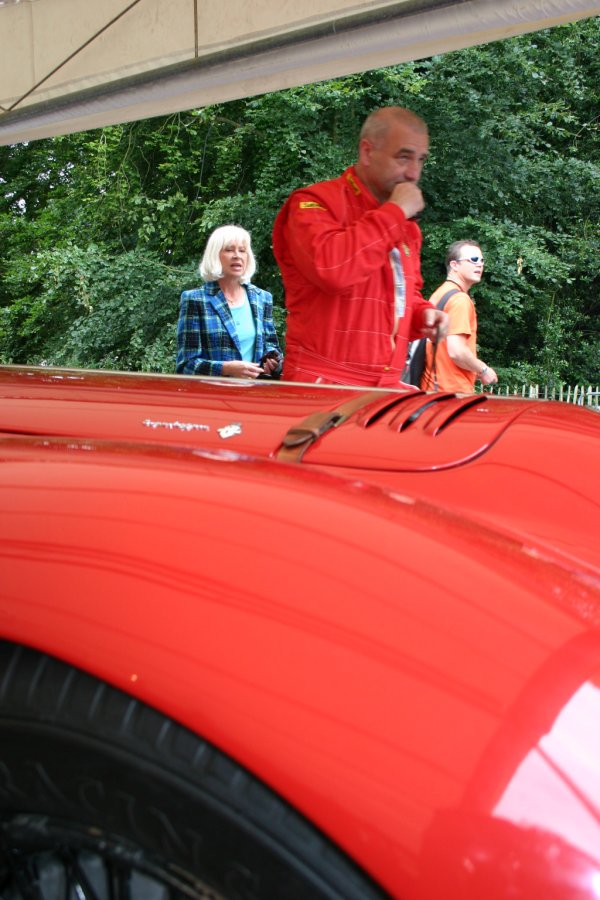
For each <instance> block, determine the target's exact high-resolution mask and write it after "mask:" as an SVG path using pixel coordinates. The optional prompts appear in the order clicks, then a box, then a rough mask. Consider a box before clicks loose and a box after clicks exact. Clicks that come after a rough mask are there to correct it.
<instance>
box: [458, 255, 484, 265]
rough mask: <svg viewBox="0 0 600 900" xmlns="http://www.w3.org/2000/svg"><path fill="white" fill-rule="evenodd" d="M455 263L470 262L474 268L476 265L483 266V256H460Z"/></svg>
mask: <svg viewBox="0 0 600 900" xmlns="http://www.w3.org/2000/svg"><path fill="white" fill-rule="evenodd" d="M456 262H470V263H473V265H474V266H476V265H477V263H481V265H483V256H461V257H459V258H458V259H457V260H456Z"/></svg>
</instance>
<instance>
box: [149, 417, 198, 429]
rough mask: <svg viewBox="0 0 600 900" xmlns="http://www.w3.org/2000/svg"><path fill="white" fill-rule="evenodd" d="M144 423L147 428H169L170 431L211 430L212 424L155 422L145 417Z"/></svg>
mask: <svg viewBox="0 0 600 900" xmlns="http://www.w3.org/2000/svg"><path fill="white" fill-rule="evenodd" d="M142 425H145V426H146V428H154V429H155V430H156V429H157V428H167V429H168V430H169V431H210V425H196V424H195V422H155V421H154V420H153V419H144V421H143V422H142Z"/></svg>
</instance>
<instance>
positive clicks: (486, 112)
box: [0, 18, 600, 385]
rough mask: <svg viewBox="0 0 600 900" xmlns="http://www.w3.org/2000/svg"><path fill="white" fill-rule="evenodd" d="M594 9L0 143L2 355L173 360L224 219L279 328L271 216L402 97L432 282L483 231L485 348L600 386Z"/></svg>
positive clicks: (599, 117) (511, 378) (157, 364)
mask: <svg viewBox="0 0 600 900" xmlns="http://www.w3.org/2000/svg"><path fill="white" fill-rule="evenodd" d="M598 46H600V19H598V18H596V19H589V20H586V21H583V22H579V23H574V24H571V25H567V26H561V27H557V28H554V29H550V30H546V31H542V32H538V33H536V34H531V35H525V36H521V37H518V38H512V39H509V40H505V41H502V42H498V43H493V44H488V45H485V46H482V47H475V48H471V49H467V50H463V51H459V52H454V53H448V54H444V55H442V56H436V57H433V58H430V59H426V60H421V61H418V62H412V63H406V64H402V65H398V66H393V67H390V68H386V69H381V70H377V71H369V72H365V73H363V74H360V75H352V76H349V77H347V78H340V79H336V80H333V81H327V82H321V83H318V84H312V85H308V86H306V87H300V88H294V89H290V90H286V91H282V92H279V93H276V94H267V95H263V96H259V97H254V98H251V99H248V100H244V101H235V102H232V103H227V104H222V105H219V106H212V107H207V108H204V109H199V110H190V111H189V112H186V113H181V114H177V115H171V116H167V117H163V118H156V119H149V120H146V121H142V122H134V123H130V124H126V125H122V126H114V127H110V128H105V129H102V130H96V131H90V132H82V133H78V134H74V135H68V136H64V137H59V138H54V139H52V140H44V141H36V142H32V143H29V144H19V145H14V146H11V147H3V148H0V239H1V241H2V248H3V252H2V256H1V258H0V361H2V362H8V363H32V364H40V363H43V364H52V365H68V366H78V367H92V368H120V369H128V370H142V371H162V372H172V371H173V369H174V357H175V326H176V321H177V315H178V299H179V294H180V292H181V291H182V290H184V289H186V288H188V287H192V286H194V285H196V284H197V283H198V281H199V277H198V275H197V274H196V268H197V264H198V259H199V257H200V256H201V253H202V250H203V247H204V244H205V241H206V239H207V237H208V235H209V234H210V232H211V230H212V229H213V228H215V227H216V226H218V225H221V224H224V223H226V222H237V223H239V224H241V225H243V226H244V227H246V228H248V230H249V231H251V233H252V239H253V247H254V250H255V253H256V256H257V259H258V266H259V267H258V272H257V276H256V278H255V280H256V282H257V283H258V284H260V285H261V286H262V287H264V288H266V289H267V290H270V291H271V292H272V293H273V295H274V299H275V305H276V319H277V325H278V330H279V333H280V335H281V336H282V337H283V338H284V337H285V311H284V306H283V290H282V284H281V278H280V275H279V272H278V270H277V266H276V264H275V261H274V258H273V255H272V250H271V228H272V223H273V220H274V217H275V215H276V213H277V211H278V209H279V207H280V206H281V204H282V203H283V201H284V200H285V198H286V197H287V195H288V194H289V192H290V191H291V190H293V189H294V188H296V187H298V186H300V185H302V184H307V183H310V182H313V181H318V180H321V179H325V178H329V177H332V176H335V175H337V174H339V173H340V172H341V171H342V170H343V169H344V168H345V167H346V166H347V165H349V164H350V163H351V162H353V161H354V159H355V155H356V140H357V135H358V131H359V129H360V125H361V124H362V121H363V119H364V118H365V116H366V115H367V114H368V113H369V112H371V111H372V110H373V109H375V108H376V107H379V106H382V105H387V104H399V105H406V106H409V107H410V108H411V109H414V110H415V111H416V112H417V113H419V114H420V115H421V116H423V118H424V119H425V120H426V121H427V122H428V124H429V129H430V137H431V156H430V159H429V161H428V163H427V166H426V169H425V173H424V176H423V179H422V183H421V186H422V188H423V190H424V193H425V197H426V200H427V208H426V211H425V213H424V215H423V217H422V220H421V223H422V228H423V232H424V239H425V242H424V249H423V261H422V262H423V274H424V278H425V294H426V296H428V295H429V293H431V292H432V291H433V290H434V289H435V287H436V286H437V284H438V283H439V282H440V281H441V280H442V278H443V276H444V268H443V258H444V253H445V247H446V246H447V245H448V244H449V243H450V242H451V241H454V240H458V239H461V238H468V239H472V240H474V241H476V242H477V243H479V244H481V246H482V247H483V248H484V252H485V256H486V275H485V278H484V281H483V282H482V284H481V285H480V286H479V287H478V288H477V291H476V293H475V299H476V302H477V307H478V315H479V338H480V354H481V356H482V357H483V358H484V359H486V361H489V363H490V364H491V365H493V366H494V368H496V370H497V371H498V372H499V375H500V377H501V380H502V381H503V382H504V383H507V384H508V383H518V382H535V383H543V384H548V385H556V384H559V383H565V382H566V383H584V384H585V383H592V384H597V382H598V375H599V372H600V365H599V363H600V339H599V331H598V324H597V323H598V313H599V312H600V308H599V307H600V302H599V291H600V273H599V266H598V260H599V259H600V199H599V198H600V163H599V160H600V54H598V49H597V48H598Z"/></svg>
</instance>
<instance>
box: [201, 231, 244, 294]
mask: <svg viewBox="0 0 600 900" xmlns="http://www.w3.org/2000/svg"><path fill="white" fill-rule="evenodd" d="M231 243H236V244H244V245H245V247H246V250H247V251H248V260H247V263H246V270H245V272H244V274H243V275H242V278H241V283H242V284H249V283H250V281H252V276H253V275H254V273H255V272H256V260H255V258H254V253H253V252H252V244H251V242H250V235H249V234H248V232H247V231H246V229H245V228H240V226H239V225H221V227H220V228H215V230H214V231H213V233H212V234H211V236H210V237H209V239H208V242H207V244H206V249H205V251H204V256H203V257H202V259H201V260H200V265H199V267H198V270H199V272H200V275H201V276H202V278H203V280H204V281H218V280H219V278H222V277H223V266H222V265H221V260H220V259H219V254H220V252H221V250H222V249H223V247H226V246H227V244H231Z"/></svg>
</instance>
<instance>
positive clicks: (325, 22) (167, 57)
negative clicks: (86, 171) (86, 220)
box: [0, 0, 600, 144]
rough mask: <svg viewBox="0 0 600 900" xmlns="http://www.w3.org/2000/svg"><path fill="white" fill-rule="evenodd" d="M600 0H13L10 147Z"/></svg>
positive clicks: (7, 23)
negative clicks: (245, 0) (244, 0)
mask: <svg viewBox="0 0 600 900" xmlns="http://www.w3.org/2000/svg"><path fill="white" fill-rule="evenodd" d="M598 14H600V0H597V2H593V0H303V2H298V0H277V2H273V0H251V2H248V3H237V4H235V5H233V6H232V5H231V4H226V3H223V2H219V0H0V143H1V144H9V143H17V142H19V141H24V140H33V139H36V138H42V137H50V136H53V135H56V134H66V133H68V132H72V131H82V130H86V129H89V128H97V127H101V126H104V125H109V124H114V123H117V122H124V121H130V120H133V119H141V118H147V117H150V116H157V115H162V114H166V113H169V112H175V111H178V110H183V109H191V108H195V107H201V106H206V105H208V104H212V103H219V102H224V101H227V100H233V99H236V98H239V97H248V96H252V95H255V94H261V93H265V92H268V91H276V90H280V89H282V88H286V87H291V86H293V85H298V84H304V83H307V82H314V81H320V80H322V79H325V78H333V77H335V76H340V75H347V74H349V73H351V72H358V71H365V70H367V69H375V68H380V67H382V66H387V65H391V64H393V63H399V62H405V61H407V60H413V59H421V58H424V57H427V56H432V55H433V54H436V53H442V52H445V51H448V50H458V49H461V48H463V47H468V46H472V45H474V44H482V43H486V42H488V41H493V40H498V39H501V38H506V37H511V36H513V35H516V34H521V33H523V32H526V31H536V30H538V29H540V28H545V27H549V26H553V25H558V24H560V23H565V22H571V21H574V20H576V19H582V18H586V17H589V16H593V15H598Z"/></svg>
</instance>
